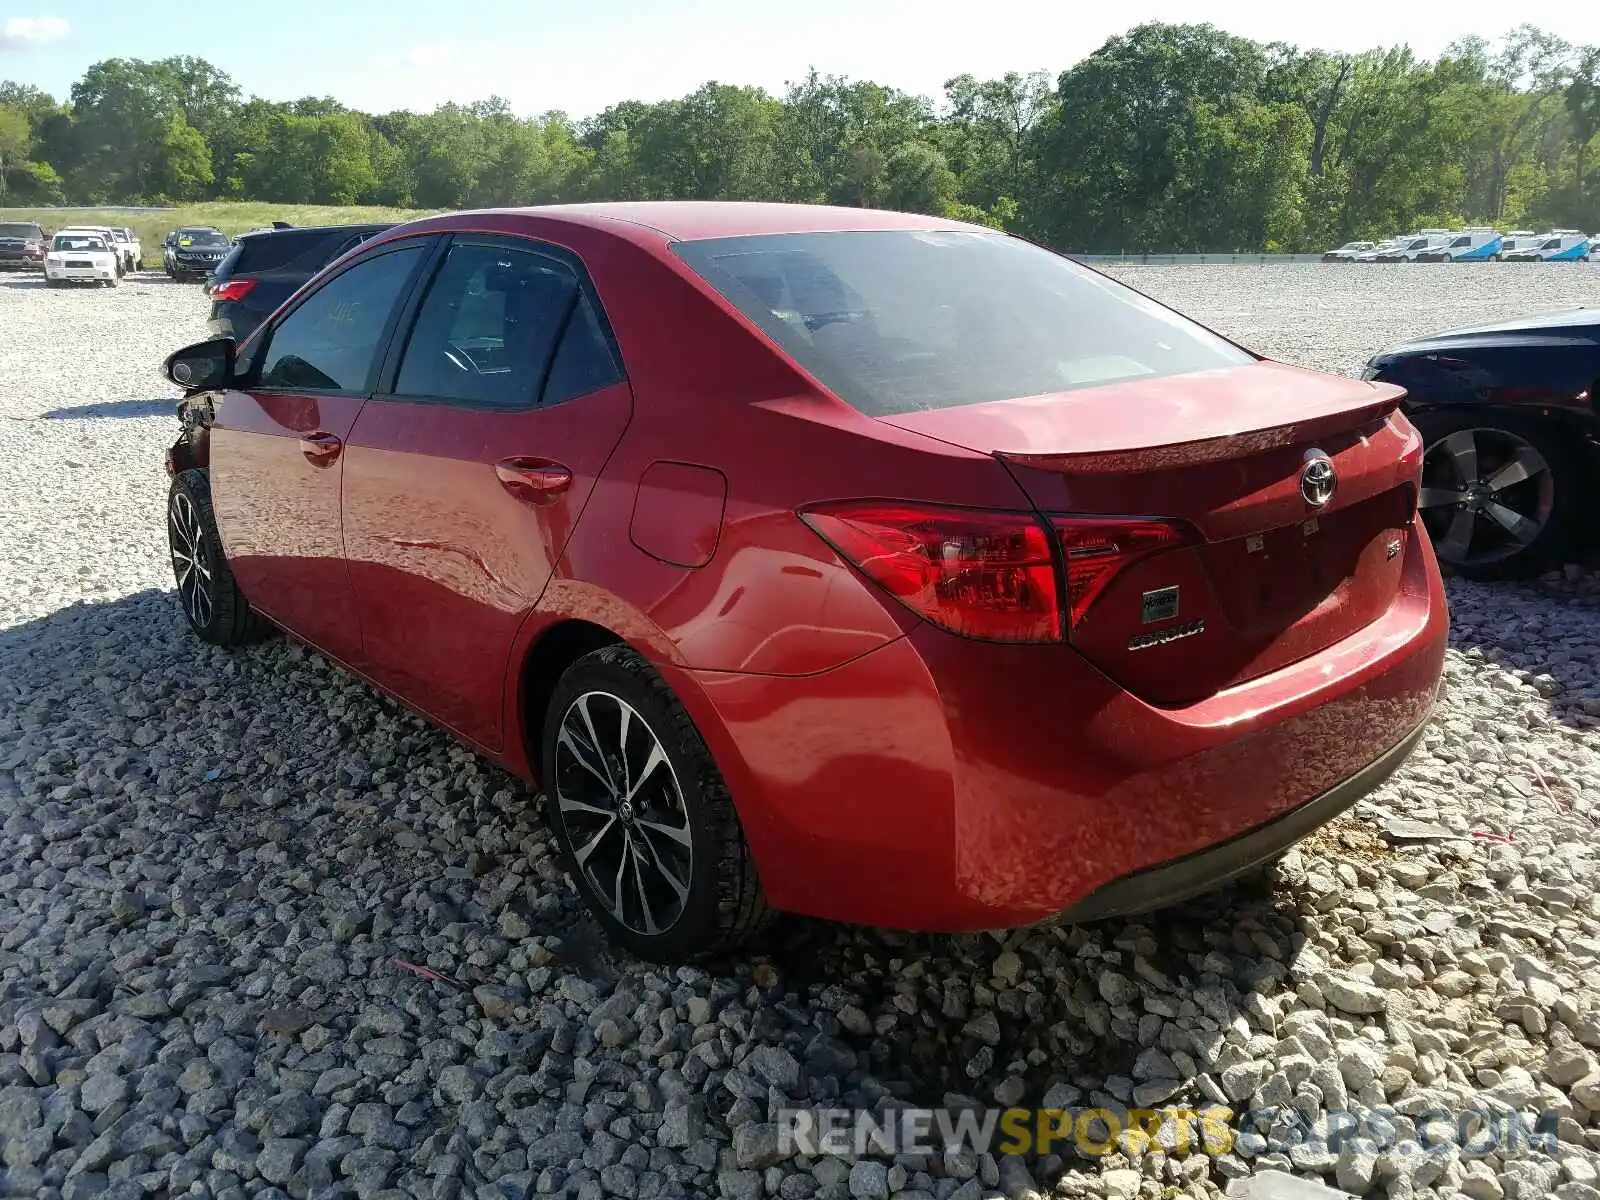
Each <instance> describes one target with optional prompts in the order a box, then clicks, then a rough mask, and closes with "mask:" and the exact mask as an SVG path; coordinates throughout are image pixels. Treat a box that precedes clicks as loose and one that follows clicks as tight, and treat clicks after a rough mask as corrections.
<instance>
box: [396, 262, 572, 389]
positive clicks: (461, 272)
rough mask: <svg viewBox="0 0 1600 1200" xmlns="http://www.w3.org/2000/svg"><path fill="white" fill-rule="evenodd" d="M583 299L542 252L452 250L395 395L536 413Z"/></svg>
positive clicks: (566, 273) (568, 274) (421, 313)
mask: <svg viewBox="0 0 1600 1200" xmlns="http://www.w3.org/2000/svg"><path fill="white" fill-rule="evenodd" d="M580 294H581V293H580V291H579V287H578V280H577V276H576V275H574V274H573V272H572V271H571V269H570V268H568V267H567V266H566V265H565V264H564V263H561V262H558V261H556V260H555V259H552V258H548V257H546V256H544V255H542V254H534V253H530V252H528V251H523V250H518V249H514V248H512V247H508V246H503V245H498V244H473V243H458V244H457V245H454V246H452V247H451V248H450V252H449V254H448V255H447V256H446V258H445V261H444V263H443V265H442V266H441V267H440V269H439V272H438V275H437V276H436V277H435V279H434V281H433V285H432V287H430V288H429V289H428V294H427V297H426V298H425V299H424V300H423V302H422V307H421V308H420V309H419V310H418V313H417V319H416V323H415V325H414V326H413V327H412V331H411V337H410V339H409V341H408V342H407V344H406V350H405V356H404V358H403V359H402V360H401V362H400V374H399V377H398V378H397V379H396V381H395V389H394V390H395V395H397V396H411V397H416V398H427V399H442V400H455V401H459V402H461V403H463V404H471V405H482V406H486V407H492V408H528V407H531V406H532V405H533V404H534V403H536V402H537V400H538V397H539V390H540V387H541V385H542V384H543V381H544V377H545V373H546V369H547V367H548V366H549V364H550V361H551V356H552V354H553V352H554V350H555V348H556V345H557V343H558V341H559V339H560V338H561V335H562V332H563V331H564V329H565V328H566V325H567V321H568V318H569V316H570V315H571V314H572V311H573V307H574V305H575V303H576V301H577V300H578V298H579V296H580Z"/></svg>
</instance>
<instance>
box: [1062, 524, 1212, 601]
mask: <svg viewBox="0 0 1600 1200" xmlns="http://www.w3.org/2000/svg"><path fill="white" fill-rule="evenodd" d="M1050 523H1051V524H1052V525H1053V526H1054V527H1055V531H1056V536H1057V537H1058V538H1059V539H1060V540H1061V551H1062V554H1063V555H1064V556H1065V558H1066V564H1067V628H1068V629H1072V628H1074V627H1076V626H1077V624H1078V622H1079V621H1081V620H1083V617H1084V614H1085V613H1087V612H1088V611H1089V607H1090V605H1092V604H1093V603H1094V602H1095V599H1096V597H1098V596H1099V595H1100V593H1101V592H1103V591H1105V590H1106V587H1107V585H1108V584H1110V582H1111V581H1112V580H1113V579H1115V578H1116V577H1117V576H1118V575H1119V574H1121V573H1122V572H1123V571H1125V570H1127V569H1128V568H1129V567H1131V566H1132V565H1133V564H1134V563H1136V562H1138V561H1139V560H1141V559H1144V558H1149V557H1150V556H1151V555H1152V554H1160V553H1162V552H1164V551H1167V550H1176V549H1178V548H1179V547H1181V546H1187V545H1190V544H1192V543H1194V542H1196V541H1198V540H1199V534H1198V533H1197V532H1196V531H1195V530H1194V529H1193V528H1192V527H1191V526H1188V525H1185V524H1183V523H1182V522H1181V521H1166V520H1161V519H1159V518H1154V517H1053V518H1051V522H1050Z"/></svg>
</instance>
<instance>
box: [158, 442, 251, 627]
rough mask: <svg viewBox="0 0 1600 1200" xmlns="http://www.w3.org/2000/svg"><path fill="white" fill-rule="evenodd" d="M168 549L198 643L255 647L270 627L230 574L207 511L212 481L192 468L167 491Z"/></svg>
mask: <svg viewBox="0 0 1600 1200" xmlns="http://www.w3.org/2000/svg"><path fill="white" fill-rule="evenodd" d="M167 545H168V548H169V550H170V552H171V555H172V575H173V579H174V580H175V581H176V583H177V586H178V602H179V604H180V605H182V607H183V615H184V617H185V619H187V620H188V622H189V628H191V629H193V630H194V631H195V633H197V634H198V635H199V636H200V638H201V639H202V640H204V641H207V642H210V643H212V644H213V645H216V646H242V645H245V644H246V643H249V642H258V641H260V640H261V639H262V638H264V637H267V636H268V635H269V634H271V632H272V625H271V624H270V623H269V622H268V621H267V620H266V619H265V618H264V617H262V616H261V615H260V614H259V613H257V612H256V611H255V610H254V609H252V608H251V607H250V604H249V602H248V601H246V600H245V598H244V596H243V594H242V593H241V592H240V591H239V585H238V584H237V583H236V582H235V581H234V578H233V572H232V571H231V570H230V569H229V568H228V559H227V556H226V555H225V554H224V553H223V551H222V539H221V538H220V537H218V535H217V522H216V516H215V514H214V513H213V512H212V510H211V480H210V478H209V477H208V476H207V475H206V473H205V472H204V471H202V470H199V469H194V468H191V469H190V470H187V471H179V472H178V473H177V474H176V475H174V476H173V477H172V485H171V487H170V488H168V490H167Z"/></svg>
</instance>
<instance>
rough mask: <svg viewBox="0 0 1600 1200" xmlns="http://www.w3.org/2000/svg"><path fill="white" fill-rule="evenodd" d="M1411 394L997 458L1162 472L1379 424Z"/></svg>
mask: <svg viewBox="0 0 1600 1200" xmlns="http://www.w3.org/2000/svg"><path fill="white" fill-rule="evenodd" d="M1405 394H1406V393H1405V389H1403V388H1397V387H1393V386H1392V385H1389V386H1384V387H1382V388H1381V394H1380V395H1379V396H1377V397H1375V398H1374V399H1373V400H1372V401H1371V402H1370V403H1367V404H1363V405H1357V406H1355V407H1352V408H1345V409H1342V410H1340V411H1337V412H1332V413H1328V414H1327V415H1325V416H1320V417H1311V418H1307V419H1303V420H1299V421H1293V422H1290V423H1288V424H1285V425H1272V426H1268V427H1267V428H1264V429H1251V430H1247V431H1245V432H1243V433H1228V434H1222V435H1219V436H1217V437H1211V438H1200V439H1197V440H1195V441H1189V442H1164V443H1152V444H1150V445H1145V446H1128V447H1125V448H1119V449H1116V450H1088V451H1084V452H1081V453H1064V454H1035V453H1026V452H1010V451H1006V450H996V451H995V452H994V453H995V457H996V458H999V459H1002V460H1004V461H1006V462H1011V463H1016V464H1017V465H1018V466H1025V467H1033V468H1035V469H1037V470H1041V471H1056V472H1060V473H1062V474H1078V473H1082V474H1088V475H1121V474H1131V473H1133V472H1136V471H1161V470H1167V469H1169V468H1173V467H1188V466H1194V465H1196V464H1199V463H1207V462H1216V461H1218V460H1220V459H1229V458H1242V457H1245V456H1247V455H1252V454H1264V453H1266V452H1267V451H1269V450H1277V449H1280V448H1282V447H1284V446H1293V445H1297V444H1303V443H1305V442H1307V441H1314V440H1316V439H1317V438H1320V437H1325V436H1328V435H1330V434H1334V433H1348V432H1350V430H1351V428H1352V427H1355V428H1356V429H1360V428H1362V427H1364V426H1368V425H1374V424H1377V423H1378V422H1380V421H1382V420H1383V419H1385V418H1386V417H1388V416H1389V414H1390V413H1392V412H1394V411H1395V410H1396V409H1397V408H1399V407H1400V401H1401V400H1403V399H1404V398H1405Z"/></svg>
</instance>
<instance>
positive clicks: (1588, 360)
mask: <svg viewBox="0 0 1600 1200" xmlns="http://www.w3.org/2000/svg"><path fill="white" fill-rule="evenodd" d="M1363 377H1364V378H1366V379H1381V380H1384V381H1386V382H1388V383H1395V384H1399V385H1400V386H1401V387H1403V388H1405V389H1406V392H1407V396H1406V400H1405V409H1406V413H1407V415H1409V416H1410V418H1411V420H1412V422H1413V423H1414V424H1415V425H1416V426H1417V428H1418V429H1419V430H1421V431H1422V437H1423V444H1424V457H1423V465H1422V493H1421V495H1420V496H1419V497H1418V506H1419V507H1420V509H1421V511H1422V519H1423V523H1424V524H1425V525H1427V527H1428V532H1429V534H1430V536H1431V537H1432V539H1433V545H1434V549H1435V551H1437V553H1438V555H1439V559H1440V561H1441V562H1443V563H1445V564H1446V565H1448V566H1450V567H1452V568H1454V570H1455V571H1456V572H1457V573H1458V574H1461V575H1465V576H1467V577H1468V578H1471V579H1510V578H1525V577H1527V576H1530V575H1536V574H1538V573H1540V572H1541V571H1544V570H1547V569H1549V568H1550V567H1552V566H1555V565H1558V564H1559V563H1560V562H1561V561H1562V557H1563V556H1564V555H1565V554H1566V553H1567V552H1568V551H1569V550H1571V549H1573V548H1574V542H1575V541H1576V540H1577V539H1578V538H1579V537H1580V535H1581V534H1582V533H1584V532H1585V530H1586V528H1587V527H1589V526H1591V525H1592V522H1588V521H1584V520H1583V519H1582V514H1583V513H1585V512H1587V511H1592V509H1591V508H1590V507H1589V506H1590V505H1591V504H1592V502H1593V500H1594V499H1595V497H1594V495H1593V494H1592V493H1593V491H1594V489H1595V486H1596V483H1597V481H1600V472H1597V471H1596V470H1595V468H1596V467H1597V466H1600V416H1597V411H1600V410H1597V408H1596V401H1597V398H1600V309H1593V308H1572V309H1564V310H1562V311H1560V312H1553V313H1540V314H1537V315H1534V316H1529V317H1518V318H1515V319H1513V320H1510V321H1500V322H1497V323H1495V324H1491V325H1477V326H1473V327H1471V328H1468V329H1454V330H1450V331H1448V332H1445V333H1436V334H1430V335H1429V336H1427V337H1423V338H1418V339H1417V340H1416V341H1413V342H1407V343H1405V344H1403V345H1399V346H1393V347H1390V348H1389V349H1387V350H1384V351H1383V352H1382V353H1380V354H1377V355H1374V356H1373V358H1372V360H1371V361H1370V362H1368V363H1367V369H1366V371H1365V373H1364V376H1363Z"/></svg>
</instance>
